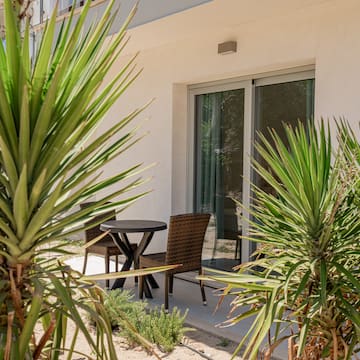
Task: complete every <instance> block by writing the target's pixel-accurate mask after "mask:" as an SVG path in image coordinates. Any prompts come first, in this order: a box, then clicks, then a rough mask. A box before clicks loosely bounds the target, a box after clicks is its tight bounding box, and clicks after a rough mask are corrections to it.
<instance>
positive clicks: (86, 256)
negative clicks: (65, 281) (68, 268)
mask: <svg viewBox="0 0 360 360" xmlns="http://www.w3.org/2000/svg"><path fill="white" fill-rule="evenodd" d="M87 258H88V251H87V249H85V254H84V264H83V271H82V272H83V274H85V270H86V265H87Z"/></svg>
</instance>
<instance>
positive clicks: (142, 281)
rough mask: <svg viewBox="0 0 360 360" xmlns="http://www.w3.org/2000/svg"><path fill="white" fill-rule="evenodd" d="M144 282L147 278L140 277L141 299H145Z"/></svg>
mask: <svg viewBox="0 0 360 360" xmlns="http://www.w3.org/2000/svg"><path fill="white" fill-rule="evenodd" d="M144 281H145V276H139V299H141V300H142V299H143V298H144Z"/></svg>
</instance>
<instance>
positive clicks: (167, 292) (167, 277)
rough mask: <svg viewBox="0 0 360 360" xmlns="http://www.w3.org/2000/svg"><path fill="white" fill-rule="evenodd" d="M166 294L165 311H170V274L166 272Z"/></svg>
mask: <svg viewBox="0 0 360 360" xmlns="http://www.w3.org/2000/svg"><path fill="white" fill-rule="evenodd" d="M164 293H165V294H164V295H165V301H164V306H165V312H169V275H168V274H167V273H165V289H164Z"/></svg>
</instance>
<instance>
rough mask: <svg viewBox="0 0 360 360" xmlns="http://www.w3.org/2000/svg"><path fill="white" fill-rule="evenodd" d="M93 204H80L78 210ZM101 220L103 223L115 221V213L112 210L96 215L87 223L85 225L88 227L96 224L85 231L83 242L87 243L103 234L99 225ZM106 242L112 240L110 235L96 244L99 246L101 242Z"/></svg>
mask: <svg viewBox="0 0 360 360" xmlns="http://www.w3.org/2000/svg"><path fill="white" fill-rule="evenodd" d="M92 204H93V202H86V203H82V204H80V208H81V209H84V208H86V207H88V206H91V205H92ZM101 220H104V221H107V220H116V213H115V210H112V211H108V212H106V213H104V214H101V215H98V216H95V217H94V218H93V219H92V220H90V221H88V222H87V223H86V225H89V224H97V225H95V226H93V227H91V228H89V229H87V230H85V241H86V242H88V241H90V240H93V239H95V238H96V237H98V236H100V235H102V234H103V233H104V232H103V231H101V230H100V224H99V222H100V221H101ZM108 240H111V241H112V238H111V237H110V235H106V236H105V237H103V238H102V239H101V240H100V241H98V242H97V243H96V244H98V245H99V244H101V242H103V241H108Z"/></svg>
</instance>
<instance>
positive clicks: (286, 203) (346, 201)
mask: <svg viewBox="0 0 360 360" xmlns="http://www.w3.org/2000/svg"><path fill="white" fill-rule="evenodd" d="M271 135H272V140H273V143H270V142H269V141H267V140H266V137H265V136H264V135H260V139H261V143H258V144H257V151H258V152H259V154H260V155H261V156H262V157H263V159H264V160H265V162H266V166H262V165H261V164H260V163H259V162H255V161H254V168H255V170H256V171H257V173H258V174H259V175H260V176H261V177H262V178H263V179H264V180H266V182H267V183H268V184H269V185H271V187H272V188H273V189H274V192H273V193H274V194H270V193H266V192H264V191H263V190H261V189H260V188H257V187H256V186H255V185H253V191H254V198H255V199H254V202H253V206H252V209H251V212H252V215H253V219H254V220H253V221H252V223H251V233H250V236H249V239H250V240H252V241H256V242H257V243H258V244H259V247H258V250H257V254H258V255H259V257H258V258H257V259H256V260H254V261H252V262H249V263H246V264H242V265H240V266H239V268H238V272H236V273H231V274H230V273H220V274H219V273H218V274H214V276H211V278H213V279H216V280H218V281H222V282H224V283H225V284H227V287H226V289H225V294H233V295H235V299H234V301H233V307H234V309H233V311H234V312H235V313H236V314H237V315H236V316H234V317H233V318H232V319H231V320H230V323H234V322H235V323H236V322H239V321H241V320H243V319H245V318H249V317H254V321H253V323H252V326H251V328H250V329H249V331H248V332H247V334H246V335H245V336H244V338H243V339H242V341H241V343H240V344H239V347H238V351H239V350H240V348H241V347H242V346H244V345H245V344H246V348H245V351H244V354H243V355H244V358H246V359H255V358H256V356H257V354H258V351H259V348H260V347H261V346H262V343H263V342H264V340H265V339H269V344H268V348H267V351H266V352H265V354H266V355H265V357H266V358H270V355H271V353H272V352H273V350H274V348H275V347H276V346H278V345H279V343H281V342H282V341H284V340H286V339H287V340H289V345H290V346H289V351H290V354H289V358H291V359H314V360H315V359H320V358H321V359H322V358H324V359H350V358H351V357H352V356H353V355H354V354H356V353H357V352H358V351H359V350H360V349H359V342H360V316H359V311H360V268H359V264H360V221H359V215H360V208H359V198H358V196H359V192H358V191H357V190H356V189H359V181H360V176H359V174H360V172H359V164H360V163H359V162H356V161H354V159H359V158H358V157H356V156H354V155H355V154H357V156H358V155H359V144H358V141H357V140H356V137H355V135H354V134H353V133H352V132H351V131H349V127H348V126H339V138H340V139H342V141H340V145H341V146H339V148H338V151H337V152H336V154H335V156H332V150H331V141H330V132H329V130H326V127H325V126H324V124H323V123H321V125H320V126H319V127H318V128H317V127H316V125H314V124H312V123H309V126H308V127H307V129H306V128H305V127H304V126H303V125H301V124H299V125H298V127H297V128H295V129H293V128H291V127H288V126H287V127H286V135H287V143H288V146H287V145H285V142H284V141H283V140H282V139H280V137H279V136H278V135H277V134H276V133H275V132H274V131H272V132H271ZM273 144H274V145H273ZM260 255H261V256H260Z"/></svg>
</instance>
